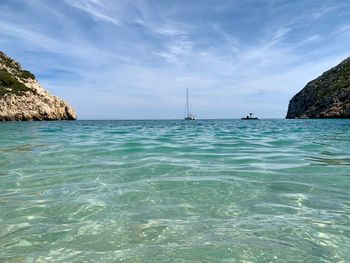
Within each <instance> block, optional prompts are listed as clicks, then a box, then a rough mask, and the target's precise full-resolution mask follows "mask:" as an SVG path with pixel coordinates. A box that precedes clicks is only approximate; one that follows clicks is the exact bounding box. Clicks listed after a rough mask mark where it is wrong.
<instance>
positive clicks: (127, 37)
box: [0, 0, 350, 119]
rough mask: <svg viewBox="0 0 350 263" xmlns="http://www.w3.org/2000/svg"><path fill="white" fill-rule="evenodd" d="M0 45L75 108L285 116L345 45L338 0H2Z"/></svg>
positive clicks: (103, 113)
mask: <svg viewBox="0 0 350 263" xmlns="http://www.w3.org/2000/svg"><path fill="white" fill-rule="evenodd" d="M0 12H1V16H0V50H2V51H4V52H5V53H7V54H8V55H10V56H11V57H13V58H15V59H16V60H18V61H20V62H21V63H22V65H23V66H24V67H25V68H27V69H28V70H30V71H32V72H33V73H34V74H35V75H36V76H37V78H38V79H39V81H40V83H41V84H42V85H43V86H44V87H45V88H46V89H47V90H49V91H50V92H52V93H53V94H55V95H57V96H60V97H62V98H64V99H65V100H67V101H69V102H70V103H71V104H72V105H73V106H74V107H75V108H76V110H77V111H78V114H79V118H80V119H158V118H182V117H183V113H184V104H185V101H184V100H185V89H186V88H189V90H190V103H191V109H192V110H193V112H194V113H196V114H197V115H199V117H200V118H238V117H241V116H242V115H245V114H246V113H247V112H255V113H257V114H258V115H259V116H260V117H265V118H271V117H273V118H276V117H277V118H278V117H284V116H285V114H286V111H287V107H288V102H289V100H290V98H291V97H292V96H293V95H294V94H295V93H296V92H298V91H299V90H300V89H302V88H303V87H304V86H305V84H306V83H307V82H308V81H310V80H312V79H313V78H315V77H317V76H318V75H320V74H321V73H322V72H323V71H325V70H327V69H329V68H330V67H332V66H335V65H336V64H338V63H339V62H341V61H342V60H343V59H345V58H346V57H348V56H350V2H349V1H348V0H343V1H342V0H338V1H333V0H308V1H305V0H294V1H290V0H149V1H146V0H132V1H130V0H27V1H23V0H1V1H0Z"/></svg>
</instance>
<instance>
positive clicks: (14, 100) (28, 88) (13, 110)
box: [0, 51, 77, 121]
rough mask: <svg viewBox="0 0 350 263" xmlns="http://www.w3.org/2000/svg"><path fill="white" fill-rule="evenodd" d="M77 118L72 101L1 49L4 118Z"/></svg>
mask: <svg viewBox="0 0 350 263" xmlns="http://www.w3.org/2000/svg"><path fill="white" fill-rule="evenodd" d="M76 118H77V114H76V112H75V111H74V109H73V108H72V107H71V106H70V105H69V104H67V103H66V102H64V101H63V100H61V99H60V98H58V97H56V96H52V95H51V94H49V93H48V92H47V91H46V90H44V89H43V88H42V87H41V86H40V85H39V83H38V81H37V80H36V78H35V76H34V75H33V74H32V73H30V72H29V71H26V70H23V69H22V67H21V65H20V64H19V63H17V62H16V61H14V60H13V59H11V58H10V57H8V56H6V55H5V54H4V53H3V52H1V51H0V121H27V120H75V119H76Z"/></svg>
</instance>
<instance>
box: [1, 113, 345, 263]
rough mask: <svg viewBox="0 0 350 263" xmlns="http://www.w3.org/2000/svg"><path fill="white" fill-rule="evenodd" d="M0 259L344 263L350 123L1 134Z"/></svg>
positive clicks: (14, 127) (62, 125)
mask: <svg viewBox="0 0 350 263" xmlns="http://www.w3.org/2000/svg"><path fill="white" fill-rule="evenodd" d="M0 262H6V263H7V262H10V263H12V262H13V263H14V262H16V263H19V262H20V263H22V262H23V263H32V262H45V263H46V262H62V263H63V262H64V263H69V262H315V263H316V262H317V263H319V262H350V120H340V119H338V120H336V119H332V120H311V119H297V120H285V119H266V120H263V119H262V120H256V121H252V120H250V121H244V120H197V121H184V120H154V121H152V120H147V121H143V120H140V121H134V120H133V121H83V120H81V121H75V122H73V121H72V122H69V121H59V122H3V123H0Z"/></svg>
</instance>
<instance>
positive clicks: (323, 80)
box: [287, 58, 350, 118]
mask: <svg viewBox="0 0 350 263" xmlns="http://www.w3.org/2000/svg"><path fill="white" fill-rule="evenodd" d="M303 117H308V118H350V58H347V59H345V60H344V61H343V62H341V63H340V64H339V65H337V66H336V67H334V68H332V69H330V70H328V71H326V72H324V73H323V74H322V75H321V76H320V77H318V78H317V79H315V80H313V81H311V82H309V83H308V84H307V85H306V86H305V88H303V89H302V90H301V91H300V92H298V93H297V94H296V95H295V96H294V97H293V98H292V99H291V100H290V102H289V107H288V113H287V118H303Z"/></svg>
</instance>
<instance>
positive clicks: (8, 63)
mask: <svg viewBox="0 0 350 263" xmlns="http://www.w3.org/2000/svg"><path fill="white" fill-rule="evenodd" d="M0 64H2V65H3V66H5V67H7V68H9V69H10V70H11V73H13V74H14V75H15V76H16V77H18V78H20V79H22V80H27V79H35V76H34V75H33V74H32V73H31V72H29V71H28V70H23V69H22V67H21V65H20V64H19V63H17V62H16V61H14V60H13V59H11V58H10V57H8V56H6V55H5V54H4V53H3V52H1V51H0Z"/></svg>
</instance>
